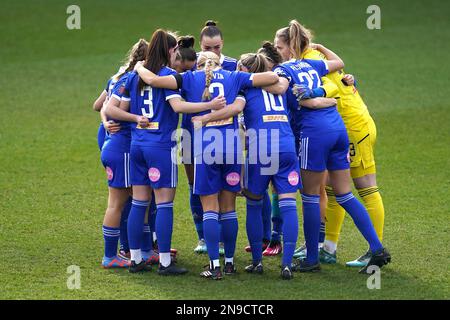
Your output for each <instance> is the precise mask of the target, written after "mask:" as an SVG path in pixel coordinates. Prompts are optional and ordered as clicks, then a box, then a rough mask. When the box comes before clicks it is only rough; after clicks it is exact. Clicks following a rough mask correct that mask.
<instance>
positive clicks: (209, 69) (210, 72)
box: [202, 59, 213, 101]
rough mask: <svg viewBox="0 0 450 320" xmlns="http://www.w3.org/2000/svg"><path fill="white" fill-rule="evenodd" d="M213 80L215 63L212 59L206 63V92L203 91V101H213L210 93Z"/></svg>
mask: <svg viewBox="0 0 450 320" xmlns="http://www.w3.org/2000/svg"><path fill="white" fill-rule="evenodd" d="M212 78H213V61H212V60H211V59H208V60H206V62H205V90H203V95H202V100H203V101H207V100H211V92H209V86H210V85H211V80H212Z"/></svg>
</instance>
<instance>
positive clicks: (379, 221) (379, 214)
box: [358, 186, 384, 241]
mask: <svg viewBox="0 0 450 320" xmlns="http://www.w3.org/2000/svg"><path fill="white" fill-rule="evenodd" d="M358 193H359V196H360V197H361V199H362V200H363V201H364V206H365V207H366V209H367V211H368V212H369V216H370V220H372V224H373V226H374V228H375V231H376V232H377V235H378V238H379V239H380V241H383V228H384V206H383V199H382V198H381V195H380V192H379V190H378V187H377V186H375V187H370V188H364V189H358Z"/></svg>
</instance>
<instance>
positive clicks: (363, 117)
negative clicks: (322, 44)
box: [302, 48, 370, 130]
mask: <svg viewBox="0 0 450 320" xmlns="http://www.w3.org/2000/svg"><path fill="white" fill-rule="evenodd" d="M302 59H312V60H326V58H325V56H324V55H323V54H322V53H321V52H320V51H318V50H314V49H311V48H308V49H306V50H305V52H304V53H303V55H302ZM344 75H345V73H344V72H343V70H340V71H336V72H333V73H330V74H328V75H327V76H326V77H324V78H322V81H323V87H324V89H325V91H326V93H327V97H330V98H334V97H335V98H339V99H337V108H338V112H339V113H340V115H341V117H342V119H343V120H344V123H345V126H346V127H347V129H349V130H360V129H361V127H362V126H363V125H365V124H367V122H368V121H369V118H370V115H369V111H368V110H367V106H366V105H365V103H364V101H363V100H362V98H361V96H360V95H359V93H358V90H357V89H356V87H355V86H347V85H345V84H344V83H343V82H342V78H343V77H344ZM336 87H337V88H336Z"/></svg>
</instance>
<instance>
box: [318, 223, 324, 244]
mask: <svg viewBox="0 0 450 320" xmlns="http://www.w3.org/2000/svg"><path fill="white" fill-rule="evenodd" d="M324 241H325V222H321V223H320V233H319V243H323V242H324Z"/></svg>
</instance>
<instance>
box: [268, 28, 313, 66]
mask: <svg viewBox="0 0 450 320" xmlns="http://www.w3.org/2000/svg"><path fill="white" fill-rule="evenodd" d="M275 36H276V37H277V38H281V39H282V40H283V41H284V42H286V44H287V45H288V46H289V49H290V50H291V56H292V57H293V58H295V59H300V58H301V56H302V54H303V52H305V50H306V49H307V48H308V47H309V45H310V44H311V42H312V39H313V34H312V32H311V30H309V29H307V28H305V27H304V26H302V25H301V24H300V23H299V22H298V21H297V20H295V19H294V20H291V21H290V22H289V26H288V27H285V28H281V29H279V30H278V31H277V33H276V34H275Z"/></svg>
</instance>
